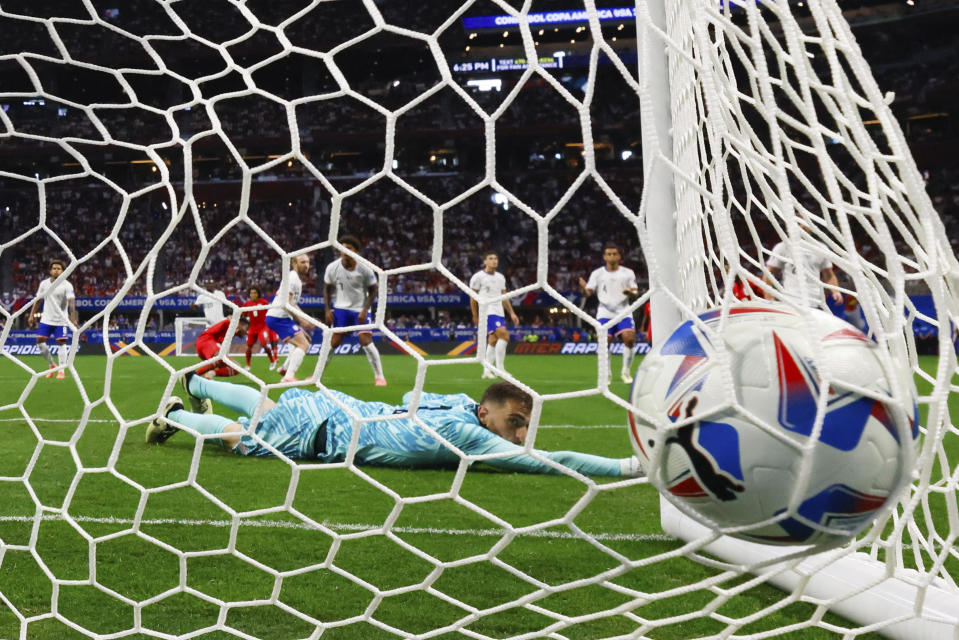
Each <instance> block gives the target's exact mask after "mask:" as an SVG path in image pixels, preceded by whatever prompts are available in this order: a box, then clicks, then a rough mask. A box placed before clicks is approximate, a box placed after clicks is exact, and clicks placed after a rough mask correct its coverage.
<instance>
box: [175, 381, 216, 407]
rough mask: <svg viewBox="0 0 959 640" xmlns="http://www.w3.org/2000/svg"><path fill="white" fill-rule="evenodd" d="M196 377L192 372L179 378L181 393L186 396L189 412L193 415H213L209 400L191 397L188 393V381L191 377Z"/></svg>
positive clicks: (191, 394)
mask: <svg viewBox="0 0 959 640" xmlns="http://www.w3.org/2000/svg"><path fill="white" fill-rule="evenodd" d="M195 375H196V372H194V371H187V372H186V373H185V374H183V376H182V377H181V378H180V387H182V389H183V393H184V394H185V395H186V397H187V400H189V401H190V411H192V412H193V413H204V414H206V413H213V403H212V402H210V399H209V398H201V397H199V396H195V395H193V393H192V392H191V391H190V380H191V379H192V378H193V376H195Z"/></svg>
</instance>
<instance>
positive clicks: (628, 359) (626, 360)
mask: <svg viewBox="0 0 959 640" xmlns="http://www.w3.org/2000/svg"><path fill="white" fill-rule="evenodd" d="M634 346H635V345H634ZM632 368H633V350H632V348H630V347H627V346H626V345H625V344H624V345H623V373H626V374H628V373H629V371H630V369H632Z"/></svg>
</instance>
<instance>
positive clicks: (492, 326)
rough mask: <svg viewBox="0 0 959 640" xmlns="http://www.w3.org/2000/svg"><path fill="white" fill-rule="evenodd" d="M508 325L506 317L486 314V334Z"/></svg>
mask: <svg viewBox="0 0 959 640" xmlns="http://www.w3.org/2000/svg"><path fill="white" fill-rule="evenodd" d="M505 326H506V318H504V317H503V316H486V335H489V334H491V333H493V332H494V331H496V330H497V329H499V328H500V327H505Z"/></svg>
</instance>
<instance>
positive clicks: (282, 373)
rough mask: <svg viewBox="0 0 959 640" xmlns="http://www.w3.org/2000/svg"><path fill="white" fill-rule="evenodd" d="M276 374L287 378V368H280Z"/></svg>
mask: <svg viewBox="0 0 959 640" xmlns="http://www.w3.org/2000/svg"><path fill="white" fill-rule="evenodd" d="M276 372H277V373H278V374H280V375H281V376H284V377H285V376H286V368H284V367H278V368H277V370H276Z"/></svg>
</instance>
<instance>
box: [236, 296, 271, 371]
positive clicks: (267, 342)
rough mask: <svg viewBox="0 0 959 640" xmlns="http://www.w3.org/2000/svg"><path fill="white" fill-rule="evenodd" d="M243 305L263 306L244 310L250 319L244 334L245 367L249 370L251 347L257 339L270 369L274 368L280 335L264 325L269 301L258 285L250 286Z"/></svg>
mask: <svg viewBox="0 0 959 640" xmlns="http://www.w3.org/2000/svg"><path fill="white" fill-rule="evenodd" d="M243 306H244V307H263V308H262V309H257V310H256V311H246V312H244V314H243V317H245V318H249V319H250V331H249V333H247V334H246V369H247V371H249V370H250V359H251V358H252V357H253V347H254V346H255V345H256V343H257V341H258V340H259V342H260V346H262V347H263V349H264V350H265V351H266V355H267V357H269V359H270V371H273V369H275V368H276V361H277V355H276V345H277V343H278V342H279V341H280V336H278V335H276V332H275V331H272V330H270V328H269V327H268V326H266V312H267V309H269V307H270V301H269V300H267V299H266V298H264V297H263V296H262V295H261V294H260V289H259V287H250V299H249V300H247V301H246V302H244V303H243Z"/></svg>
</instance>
